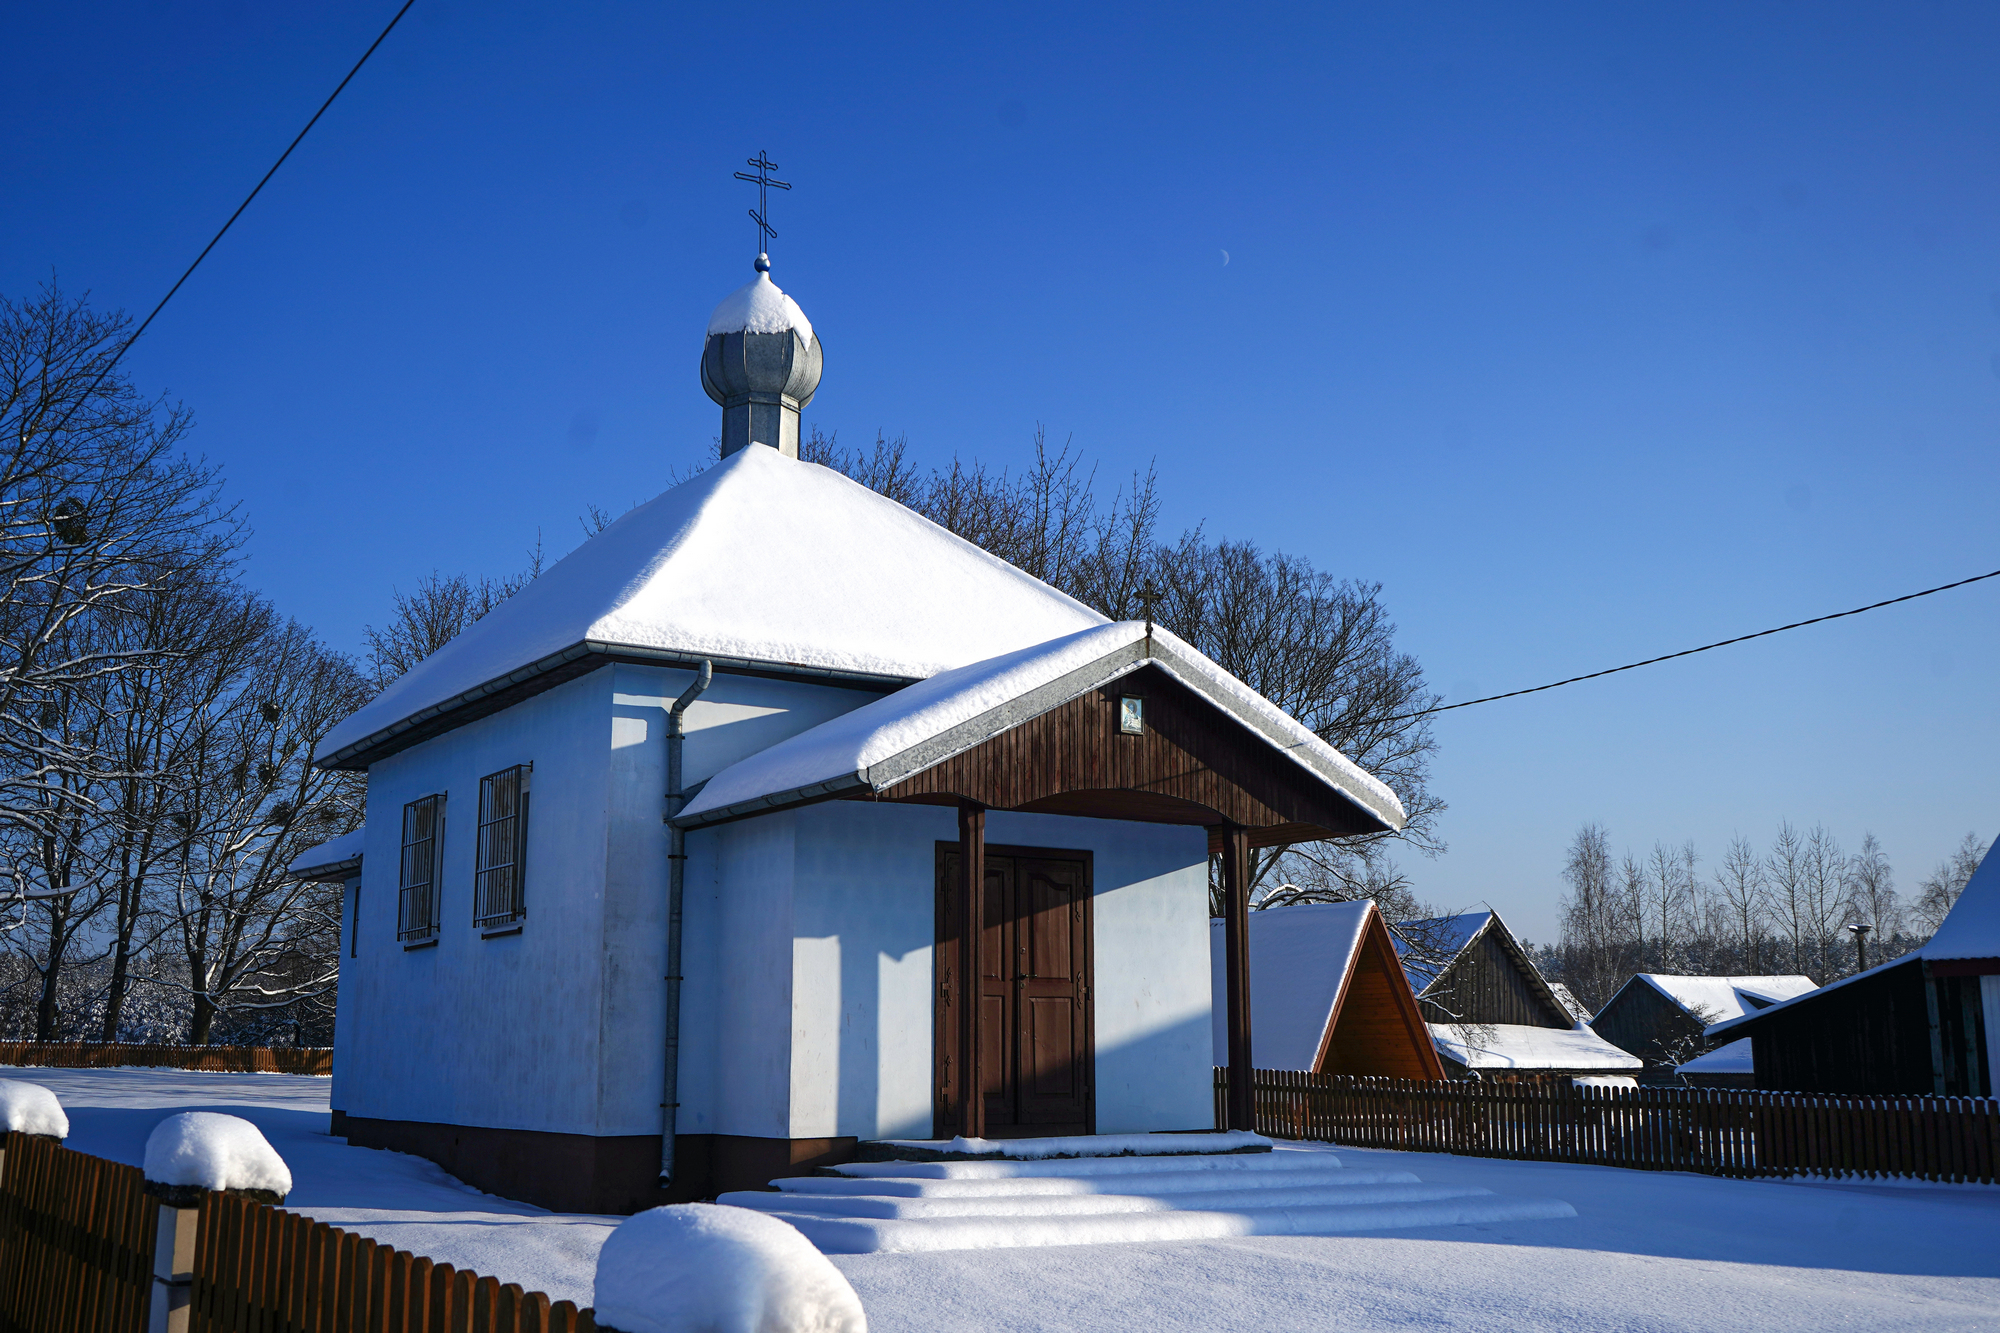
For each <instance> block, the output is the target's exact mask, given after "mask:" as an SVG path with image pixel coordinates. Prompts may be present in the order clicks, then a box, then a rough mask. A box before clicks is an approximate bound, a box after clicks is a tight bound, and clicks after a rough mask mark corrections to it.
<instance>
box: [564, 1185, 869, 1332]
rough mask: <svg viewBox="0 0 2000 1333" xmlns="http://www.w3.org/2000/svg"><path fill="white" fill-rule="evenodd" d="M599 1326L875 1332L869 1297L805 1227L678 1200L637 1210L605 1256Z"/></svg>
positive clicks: (600, 1264)
mask: <svg viewBox="0 0 2000 1333" xmlns="http://www.w3.org/2000/svg"><path fill="white" fill-rule="evenodd" d="M596 1320H597V1328H598V1330H599V1333H868V1317H867V1316H866V1315H865V1314H863V1313H862V1310H861V1298H860V1297H859V1296H857V1295H855V1293H854V1288H853V1287H852V1286H850V1285H848V1281H847V1278H846V1276H845V1275H844V1274H842V1273H841V1271H840V1270H839V1269H838V1268H835V1267H834V1266H833V1264H832V1262H831V1261H829V1260H828V1259H827V1257H826V1256H825V1255H823V1254H821V1253H820V1252H819V1251H818V1250H817V1249H815V1248H814V1247H813V1243H812V1242H811V1241H809V1240H807V1239H806V1238H805V1237H804V1236H803V1235H801V1234H800V1233H799V1231H798V1229H797V1228H796V1227H793V1226H791V1225H790V1224H789V1223H787V1222H785V1221H783V1220H782V1219H779V1218H776V1217H772V1216H769V1215H768V1214H765V1213H759V1212H754V1211H752V1210H751V1209H748V1208H730V1207H725V1206H720V1205H717V1204H710V1203H684V1204H674V1205H672V1206H670V1207H666V1208H654V1209H651V1210H650V1211H647V1212H643V1213H639V1214H637V1215H636V1216H633V1217H629V1218H627V1219H626V1220H625V1221H624V1222H623V1223H621V1224H620V1225H619V1227H618V1229H617V1230H616V1231H614V1232H612V1233H611V1236H610V1238H609V1239H608V1240H606V1241H605V1242H604V1248H603V1249H602V1250H600V1251H599V1252H598V1255H597V1296H596Z"/></svg>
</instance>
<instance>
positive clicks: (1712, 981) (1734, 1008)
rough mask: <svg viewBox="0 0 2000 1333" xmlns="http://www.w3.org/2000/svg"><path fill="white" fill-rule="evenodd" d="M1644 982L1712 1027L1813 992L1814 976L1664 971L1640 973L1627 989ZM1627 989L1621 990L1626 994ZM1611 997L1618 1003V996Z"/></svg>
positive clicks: (1621, 987)
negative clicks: (1689, 974) (1686, 974)
mask: <svg viewBox="0 0 2000 1333" xmlns="http://www.w3.org/2000/svg"><path fill="white" fill-rule="evenodd" d="M1641 983H1644V984H1645V985H1648V986H1651V987H1652V988H1653V989H1654V990H1656V991H1658V992H1659V993H1660V994H1662V995H1664V996H1666V997H1667V999H1669V1000H1671V1001H1672V1002H1673V1003H1674V1004H1675V1005H1677V1006H1679V1007H1680V1008H1681V1009H1682V1010H1683V1011H1684V1012H1685V1013H1686V1014H1687V1015H1688V1017H1690V1018H1698V1019H1701V1020H1703V1021H1704V1022H1707V1023H1711V1024H1714V1023H1726V1022H1728V1021H1729V1020H1731V1019H1735V1018H1742V1017H1744V1016H1745V1015H1747V1014H1752V1013H1755V1012H1757V1010H1758V1009H1759V1007H1760V1006H1769V1005H1774V1004H1778V1003H1780V1002H1782V1001H1784V1000H1789V999H1793V998H1795V997H1797V996H1800V995H1804V994H1805V993H1806V992H1807V991H1809V990H1812V989H1814V982H1813V979H1812V978H1811V977H1802V976H1775V977H1684V976H1676V975H1673V974H1671V973H1665V972H1640V973H1637V974H1635V975H1634V976H1633V977H1632V979H1631V980H1630V981H1628V982H1626V983H1625V986H1636V985H1639V984H1641ZM1625 986H1620V987H1619V988H1618V989H1619V990H1620V991H1623V990H1624V989H1625ZM1611 998H1612V1000H1613V1001H1616V1000H1617V998H1618V997H1617V996H1615V995H1614V996H1612V997H1611ZM1610 1007H1611V1006H1610V1004H1606V1005H1605V1008H1606V1009H1608V1008H1610Z"/></svg>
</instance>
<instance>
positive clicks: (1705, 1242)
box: [0, 1069, 2000, 1333]
mask: <svg viewBox="0 0 2000 1333" xmlns="http://www.w3.org/2000/svg"><path fill="white" fill-rule="evenodd" d="M0 1076H5V1077H12V1078H21V1079H26V1080H29V1081H31V1082H36V1083H41V1084H43V1085H45V1086H47V1087H49V1088H52V1089H53V1090H54V1091H55V1093H56V1095H57V1096H59V1097H60V1098H61V1099H62V1101H63V1105H64V1106H65V1108H66V1109H67V1110H68V1112H69V1117H70V1123H71V1134H70V1139H69V1143H70V1146H71V1147H73V1148H77V1149H79V1150H80V1151H83V1152H89V1153H96V1154H98V1155H99V1156H103V1157H110V1158H114V1159H116V1160H119V1161H124V1162H132V1163H137V1162H138V1161H139V1160H140V1158H141V1156H142V1154H143V1152H144V1148H145V1142H146V1136H147V1134H148V1133H149V1132H150V1131H151V1130H152V1127H153V1125H154V1124H155V1123H157V1122H158V1120H159V1119H160V1118H161V1117H162V1116H163V1115H165V1114H167V1113H168V1112H171V1111H183V1110H217V1111H226V1112H229V1113H230V1114H234V1115H240V1116H243V1117H244V1118H246V1119H249V1120H251V1121H254V1122H255V1123H256V1124H257V1125H258V1127H259V1128H261V1129H262V1130H263V1131H264V1134H265V1136H266V1137H268V1138H269V1139H270V1140H271V1143H272V1144H273V1146H275V1147H276V1148H277V1150H278V1152H279V1153H280V1154H282V1155H283V1156H284V1158H285V1160H286V1161H287V1162H288V1163H289V1164H290V1165H291V1168H292V1174H293V1176H294V1178H295V1179H296V1181H297V1184H296V1186H295V1188H294V1190H293V1193H292V1196H291V1199H290V1201H289V1203H288V1205H287V1206H289V1207H292V1208H295V1209H297V1210H298V1211H300V1212H304V1213H308V1214H310V1215H312V1216H314V1217H317V1218H321V1219H323V1220H325V1221H328V1222H332V1223H336V1224H337V1225H340V1226H343V1227H347V1228H349V1229H351V1230H354V1231H358V1232H361V1233H363V1234H366V1235H369V1236H373V1237H376V1238H378V1239H381V1240H385V1241H389V1242H391V1243H393V1244H395V1245H398V1246H400V1247H402V1248H405V1249H409V1250H413V1251H416V1252H417V1253H420V1254H428V1255H430V1256H431V1257H432V1258H435V1259H440V1260H445V1261H448V1262H450V1263H453V1264H458V1265H461V1266H465V1267H471V1268H475V1269H477V1270H478V1271H480V1272H482V1273H490V1274H492V1275H494V1276H496V1277H498V1278H500V1279H501V1280H503V1281H510V1282H519V1283H520V1284H521V1285H522V1286H524V1287H529V1288H532V1289H538V1290H541V1291H545V1292H547V1293H549V1295H551V1296H553V1297H558V1298H560V1297H568V1298H569V1299H571V1300H574V1301H577V1302H579V1303H584V1302H587V1301H589V1299H590V1296H591V1278H592V1270H593V1267H594V1264H595V1261H596V1255H597V1250H598V1247H599V1246H600V1245H602V1244H603V1241H604V1237H605V1236H606V1235H607V1234H608V1233H609V1231H610V1229H611V1227H612V1226H613V1225H615V1223H616V1221H617V1219H615V1218H605V1217H583V1216H575V1215H565V1214H556V1213H548V1212H544V1211H542V1210H540V1209H537V1208H531V1207H529V1206H527V1205H525V1204H518V1203H512V1202H509V1201H507V1200H504V1199H497V1198H494V1197H493V1196H491V1195H487V1194H481V1193H478V1192H477V1191H475V1190H472V1189H469V1188H467V1187H466V1186H464V1185H462V1184H460V1183H459V1182H458V1181H456V1180H454V1179H452V1178H451V1177H450V1176H447V1175H445V1174H444V1173H443V1172H442V1171H440V1170H438V1168H437V1167H435V1166H433V1165H431V1164H430V1163H429V1162H426V1161H423V1160H421V1159H418V1158H413V1157H406V1156H403V1155H401V1154H397V1153H385V1152H377V1151H371V1150H368V1149H362V1148H349V1147H347V1146H346V1144H345V1143H344V1142H343V1141H341V1140H338V1139H333V1138H330V1137H329V1136H328V1134H327V1132H326V1131H327V1089H328V1081H327V1080H325V1079H311V1078H297V1077H293V1076H289V1075H284V1074H203V1073H182V1072H179V1071H172V1070H140V1069H121V1070H67V1069H61V1070H59V1069H22V1070H18V1071H16V1070H0ZM1323 1150H1324V1149H1320V1148H1315V1147H1313V1146H1312V1145H1299V1146H1298V1147H1297V1148H1288V1149H1281V1151H1323ZM1337 1151H1338V1153H1339V1155H1340V1157H1341V1159H1342V1160H1343V1161H1344V1162H1346V1163H1347V1164H1348V1165H1349V1166H1393V1167H1398V1168H1401V1169H1404V1170H1409V1171H1413V1172H1415V1173H1416V1174H1417V1175H1419V1176H1421V1177H1422V1178H1423V1179H1424V1180H1426V1181H1435V1182H1439V1183H1448V1184H1468V1185H1478V1186H1483V1187H1485V1188H1487V1189H1491V1190H1493V1191H1495V1192H1496V1193H1500V1194H1508V1195H1522V1196H1537V1197H1553V1198H1558V1199H1564V1200H1567V1201H1568V1202H1569V1203H1571V1204H1573V1205H1574V1206H1575V1208H1576V1210H1577V1216H1576V1217H1575V1218H1573V1219H1563V1220H1558V1221H1544V1222H1523V1223H1515V1224H1501V1225H1495V1226H1490V1227H1483V1226H1453V1227H1430V1228H1420V1229H1413V1230H1407V1231H1389V1232H1374V1233H1370V1234H1367V1235H1349V1236H1333V1237H1272V1238H1259V1239H1245V1240H1228V1241H1216V1240H1210V1241H1176V1242H1160V1243H1150V1244H1135V1245H1100V1246H1074V1247H1069V1246H1064V1247H1052V1248H1037V1249H1020V1250H973V1251H952V1252H945V1253H934V1254H917V1255H911V1254H866V1255H847V1256H841V1257H839V1258H837V1259H835V1261H834V1262H835V1263H837V1264H838V1265H839V1267H840V1268H841V1269H842V1270H843V1271H844V1272H845V1273H846V1274H847V1275H848V1278H849V1279H850V1280H851V1281H852V1282H853V1284H854V1286H855V1289H856V1290H857V1291H859V1293H860V1294H861V1299H862V1302H863V1303H864V1305H865V1306H866V1307H867V1311H868V1317H869V1325H870V1328H871V1329H872V1330H873V1331H874V1333H918V1330H924V1331H925V1333H974V1331H975V1330H978V1331H980V1333H987V1331H993V1333H1012V1331H1013V1330H1031V1329H1032V1330H1074V1331H1076V1333H1099V1331H1102V1333H1113V1330H1116V1331H1117V1333H1130V1331H1131V1330H1135V1329H1136V1330H1144V1333H1181V1331H1182V1330H1187V1331H1188V1333H1193V1331H1194V1330H1219V1329H1230V1330H1246V1331H1249V1330H1256V1331H1257V1333H1265V1331H1269V1333H1281V1331H1289V1330H1300V1331H1301V1333H1304V1331H1305V1330H1312V1333H1325V1331H1326V1330H1335V1329H1337V1330H1340V1331H1341V1333H1350V1331H1359V1330H1398V1331H1401V1330H1410V1329H1477V1330H1521V1331H1522V1333H1526V1331H1527V1330H1536V1331H1537V1333H1540V1331H1541V1330H1548V1329H1555V1328H1561V1329H1564V1330H1644V1331H1645V1333H1665V1331H1667V1330H1717V1331H1721V1330H1728V1331H1730V1333H1736V1331H1738V1330H1746V1329H1756V1330H1785V1331H1791V1330H1797V1331H1798V1333H1807V1331H1808V1330H1814V1331H1816V1330H1826V1329H1844V1328H1856V1329H1869V1330H1890V1329H1904V1328H1908V1329H1918V1328H1921V1329H1924V1330H1926V1331H1927V1333H1944V1331H1945V1330H1955V1329H1995V1328H2000V1189H1986V1188H1979V1187H1951V1186H1925V1185H1919V1184H1907V1183H1905V1184H1898V1185H1874V1186H1871V1185H1862V1184H1833V1183H1817V1184H1795V1183H1776V1182H1763V1181H1757V1182H1751V1181H1731V1180H1716V1179H1711V1178H1708V1177H1703V1176H1690V1175H1675V1174H1666V1173H1652V1172H1640V1171H1619V1170H1614V1169H1611V1168H1606V1167H1571V1166H1559V1165H1554V1164H1550V1163H1537V1162H1504V1161H1492V1160H1486V1159H1481V1158H1463V1157H1446V1156H1441V1155H1435V1154H1429V1153H1391V1152H1371V1151H1367V1150H1364V1149H1354V1148H1341V1149H1338V1150H1337Z"/></svg>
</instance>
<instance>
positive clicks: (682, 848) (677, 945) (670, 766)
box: [660, 660, 715, 1189]
mask: <svg viewBox="0 0 2000 1333" xmlns="http://www.w3.org/2000/svg"><path fill="white" fill-rule="evenodd" d="M714 679H715V666H714V664H713V663H711V662H708V661H706V660H704V661H703V662H702V664H701V668H700V670H699V671H698V672H697V673H696V675H695V678H694V681H693V683H692V684H690V685H689V686H688V687H687V688H686V689H685V690H682V691H681V697H680V698H678V699H676V700H674V705H673V707H672V708H669V709H668V710H667V815H666V824H667V1050H666V1055H667V1069H666V1082H665V1087H664V1089H663V1091H662V1096H661V1098H660V1186H661V1188H663V1189H664V1188H665V1187H667V1186H669V1185H671V1184H673V1183H674V1143H675V1139H676V1137H677V1135H678V1131H679V1128H680V1108H681V1101H680V1096H681V1091H680V1089H681V903H682V901H683V899H684V898H685V897H686V893H687V830H686V829H683V828H682V827H681V826H680V825H679V824H676V823H675V822H674V816H675V815H677V814H679V813H680V812H681V806H683V805H685V804H686V803H687V792H686V791H685V790H684V789H683V788H682V786H681V749H682V746H683V743H684V742H685V741H686V739H687V729H686V727H685V726H684V725H683V724H682V721H681V719H682V716H683V715H684V714H685V713H686V712H687V710H688V705H689V704H692V703H693V702H694V701H695V700H696V699H698V698H700V697H701V694H702V691H704V690H706V689H707V688H708V686H709V682H710V681H712V680H714Z"/></svg>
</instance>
